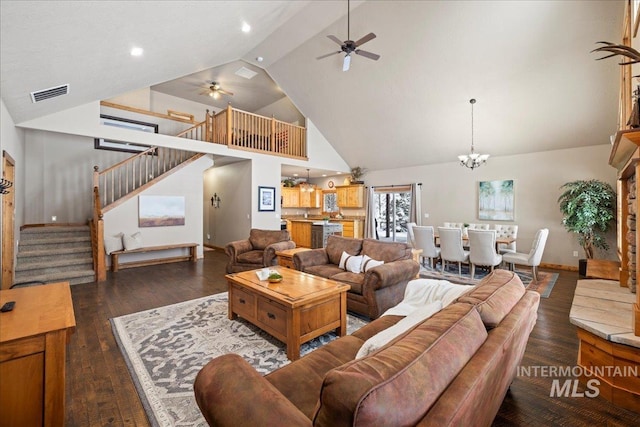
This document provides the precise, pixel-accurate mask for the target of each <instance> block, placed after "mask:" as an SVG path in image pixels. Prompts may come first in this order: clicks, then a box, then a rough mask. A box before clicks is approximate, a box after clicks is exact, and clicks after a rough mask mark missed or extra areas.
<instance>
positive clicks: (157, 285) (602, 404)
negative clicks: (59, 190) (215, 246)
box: [66, 250, 640, 426]
mask: <svg viewBox="0 0 640 427" xmlns="http://www.w3.org/2000/svg"><path fill="white" fill-rule="evenodd" d="M225 264H226V255H224V253H222V251H220V250H216V251H212V252H205V259H204V260H199V261H198V262H197V263H195V264H193V263H187V262H182V263H175V264H165V265H158V266H151V267H141V268H133V269H128V270H122V271H119V272H118V273H116V274H115V275H114V274H111V273H109V277H108V280H107V281H106V282H103V283H99V284H96V283H92V284H83V285H76V286H73V287H72V296H73V304H74V309H75V315H76V323H77V327H76V331H75V334H74V335H72V337H71V342H70V343H69V347H68V355H67V390H66V393H67V394H66V398H67V408H66V425H67V426H148V425H149V423H148V421H147V418H146V415H145V412H144V409H143V407H142V404H141V403H140V399H139V398H138V395H137V392H136V390H135V387H134V385H133V382H132V380H131V377H130V375H129V372H128V370H127V367H126V364H125V362H124V359H123V357H122V354H121V353H120V350H119V349H118V346H117V344H116V342H115V340H114V337H113V333H112V331H111V324H110V322H109V319H110V318H112V317H117V316H121V315H124V314H129V313H134V312H137V311H142V310H147V309H150V308H155V307H160V306H163V305H169V304H174V303H176V302H180V301H185V300H189V299H194V298H198V297H202V296H206V295H211V294H215V293H219V292H223V291H226V282H225V280H224V266H225ZM558 272H559V273H560V277H559V278H558V281H557V283H556V286H555V287H554V289H553V292H552V293H551V296H550V298H543V299H542V300H541V303H540V308H539V310H538V323H537V324H536V326H535V329H534V330H533V332H532V334H531V338H530V340H529V344H528V346H527V350H526V353H525V356H524V359H523V361H522V366H543V365H554V366H573V365H575V363H576V354H577V349H578V341H577V338H576V330H575V327H574V326H573V325H571V324H570V323H569V307H570V306H571V301H572V298H573V292H574V288H575V284H576V280H577V273H571V272H564V271H558ZM551 383H552V379H551V378H532V377H517V378H516V379H515V381H514V382H513V384H512V386H511V390H510V391H509V392H508V393H507V396H506V398H505V400H504V403H503V404H502V407H501V408H500V411H499V412H498V415H497V417H496V419H495V422H494V425H496V426H553V425H557V426H585V425H589V426H593V425H603V426H604V425H610V426H638V425H640V414H636V413H633V412H630V411H627V410H624V409H620V408H616V407H615V406H613V405H611V404H609V403H608V402H606V401H605V400H604V399H602V398H601V397H596V398H587V397H582V398H571V397H554V398H550V397H549V394H550V389H551Z"/></svg>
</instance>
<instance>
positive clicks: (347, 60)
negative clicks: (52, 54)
mask: <svg viewBox="0 0 640 427" xmlns="http://www.w3.org/2000/svg"><path fill="white" fill-rule="evenodd" d="M327 38H329V39H330V40H333V41H334V42H336V43H337V44H338V45H340V50H339V51H337V52H331V53H328V54H326V55H322V56H319V57H317V58H316V59H323V58H327V57H329V56H332V55H337V54H339V53H342V52H344V53H345V54H346V55H345V56H344V60H343V61H342V71H349V68H350V67H351V54H352V53H355V54H356V55H360V56H364V57H365V58H369V59H373V60H374V61H377V60H378V59H380V55H378V54H377V53H372V52H367V51H366V50H362V49H358V48H359V47H360V46H362V45H363V44H365V43H366V42H368V41H370V40H373V39H375V38H376V35H375V34H373V33H369V34H367V35H366V36H364V37H362V38H360V40H358V41H355V42H354V41H353V40H351V17H350V7H349V0H347V40H345V41H340V39H339V38H337V37H336V36H334V35H329V36H327Z"/></svg>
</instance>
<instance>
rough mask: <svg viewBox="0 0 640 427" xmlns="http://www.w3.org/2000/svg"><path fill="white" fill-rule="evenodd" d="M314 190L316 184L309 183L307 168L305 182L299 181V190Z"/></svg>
mask: <svg viewBox="0 0 640 427" xmlns="http://www.w3.org/2000/svg"><path fill="white" fill-rule="evenodd" d="M315 190H316V186H315V185H313V184H309V169H307V182H302V183H300V191H302V192H309V193H311V192H313V191H315Z"/></svg>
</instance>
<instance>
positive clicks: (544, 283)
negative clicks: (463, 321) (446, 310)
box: [420, 263, 558, 298]
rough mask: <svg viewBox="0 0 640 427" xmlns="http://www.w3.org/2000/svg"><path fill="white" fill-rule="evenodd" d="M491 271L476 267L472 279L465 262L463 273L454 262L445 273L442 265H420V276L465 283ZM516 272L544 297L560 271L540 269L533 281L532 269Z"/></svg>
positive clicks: (472, 282) (469, 283)
mask: <svg viewBox="0 0 640 427" xmlns="http://www.w3.org/2000/svg"><path fill="white" fill-rule="evenodd" d="M489 272H490V270H489V269H488V268H487V269H483V268H476V273H475V275H474V278H473V279H471V274H470V272H469V266H467V265H464V264H463V265H462V275H459V274H458V264H454V263H449V264H447V268H445V270H444V273H441V272H440V267H438V266H437V267H436V268H435V269H431V268H430V267H424V266H420V277H421V278H423V279H442V280H448V281H450V282H452V283H460V284H463V285H476V284H477V283H478V282H480V280H482V278H483V277H484V276H486V275H487V274H489ZM515 272H516V274H517V275H518V276H519V277H520V280H522V283H524V284H525V286H526V287H527V289H529V290H532V291H536V292H538V293H539V294H540V296H541V297H542V298H549V295H550V294H551V290H552V289H553V286H554V285H555V284H556V280H557V279H558V273H549V272H546V271H538V280H537V281H533V276H532V274H531V270H519V269H516V270H515Z"/></svg>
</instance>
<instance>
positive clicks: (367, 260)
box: [360, 255, 384, 273]
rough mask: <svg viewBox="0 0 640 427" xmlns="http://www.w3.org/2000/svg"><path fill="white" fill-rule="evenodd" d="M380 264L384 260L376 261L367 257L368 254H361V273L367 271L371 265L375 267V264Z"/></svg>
mask: <svg viewBox="0 0 640 427" xmlns="http://www.w3.org/2000/svg"><path fill="white" fill-rule="evenodd" d="M382 264H384V261H378V260H375V259H373V258H371V257H369V256H368V255H363V258H362V268H361V269H360V271H362V272H363V273H366V272H367V271H369V270H370V269H372V268H373V267H377V266H379V265H382Z"/></svg>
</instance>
